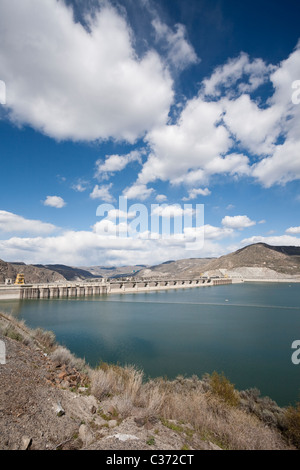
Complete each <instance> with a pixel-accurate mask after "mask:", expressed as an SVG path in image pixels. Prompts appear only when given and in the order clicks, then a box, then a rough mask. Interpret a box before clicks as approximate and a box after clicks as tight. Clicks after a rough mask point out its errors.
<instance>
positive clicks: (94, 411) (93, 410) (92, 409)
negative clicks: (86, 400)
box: [91, 405, 97, 415]
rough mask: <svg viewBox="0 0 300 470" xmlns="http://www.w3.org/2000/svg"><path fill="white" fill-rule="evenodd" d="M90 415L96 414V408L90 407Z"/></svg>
mask: <svg viewBox="0 0 300 470" xmlns="http://www.w3.org/2000/svg"><path fill="white" fill-rule="evenodd" d="M91 413H92V415H95V414H96V413H97V408H96V407H95V405H93V406H92V408H91Z"/></svg>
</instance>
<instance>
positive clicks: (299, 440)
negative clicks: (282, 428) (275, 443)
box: [285, 402, 300, 449]
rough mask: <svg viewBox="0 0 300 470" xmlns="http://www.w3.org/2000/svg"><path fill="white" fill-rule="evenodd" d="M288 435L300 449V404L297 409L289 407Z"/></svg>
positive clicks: (286, 415)
mask: <svg viewBox="0 0 300 470" xmlns="http://www.w3.org/2000/svg"><path fill="white" fill-rule="evenodd" d="M285 419H286V427H287V429H286V435H287V437H288V438H289V439H290V441H291V442H292V443H293V444H294V446H296V447H297V449H300V402H299V403H297V405H296V406H295V407H293V406H289V407H288V408H287V410H286V413H285Z"/></svg>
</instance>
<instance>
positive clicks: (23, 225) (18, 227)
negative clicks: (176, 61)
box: [0, 211, 57, 234]
mask: <svg viewBox="0 0 300 470" xmlns="http://www.w3.org/2000/svg"><path fill="white" fill-rule="evenodd" d="M56 229H57V227H55V225H52V224H48V223H45V222H41V221H40V220H30V219H25V218H24V217H21V216H20V215H17V214H13V213H12V212H6V211H0V232H3V233H14V232H15V233H20V232H22V233H31V234H48V233H51V232H54V231H55V230H56Z"/></svg>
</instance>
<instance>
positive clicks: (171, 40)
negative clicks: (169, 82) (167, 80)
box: [152, 17, 199, 70]
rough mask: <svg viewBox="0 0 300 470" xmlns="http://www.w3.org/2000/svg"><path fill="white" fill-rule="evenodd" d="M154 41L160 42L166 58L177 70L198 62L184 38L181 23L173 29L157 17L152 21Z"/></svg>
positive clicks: (184, 31) (191, 47) (193, 51)
mask: <svg viewBox="0 0 300 470" xmlns="http://www.w3.org/2000/svg"><path fill="white" fill-rule="evenodd" d="M152 26H153V28H154V30H155V34H156V41H157V42H159V43H162V47H163V49H165V51H166V52H167V60H168V62H169V63H171V64H172V65H174V66H175V68H177V69H179V70H183V69H185V68H187V67H188V66H190V65H191V64H195V63H197V62H199V59H198V57H197V54H196V52H195V50H194V48H193V46H192V45H191V44H190V43H189V42H188V41H187V39H186V29H185V27H184V26H183V25H182V24H177V25H175V31H172V29H171V28H170V27H169V26H167V25H166V24H165V23H163V22H162V21H161V20H160V19H159V18H158V17H156V18H155V19H154V20H153V21H152Z"/></svg>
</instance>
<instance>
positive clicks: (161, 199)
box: [155, 194, 168, 202]
mask: <svg viewBox="0 0 300 470" xmlns="http://www.w3.org/2000/svg"><path fill="white" fill-rule="evenodd" d="M155 199H156V201H157V202H165V201H167V200H168V198H167V196H166V195H165V194H158V195H157V196H156V198H155Z"/></svg>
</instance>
